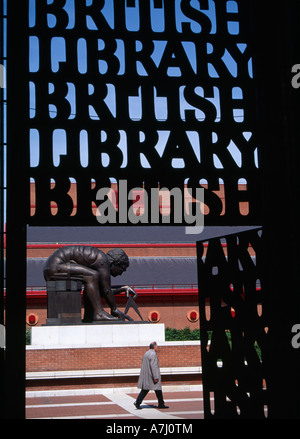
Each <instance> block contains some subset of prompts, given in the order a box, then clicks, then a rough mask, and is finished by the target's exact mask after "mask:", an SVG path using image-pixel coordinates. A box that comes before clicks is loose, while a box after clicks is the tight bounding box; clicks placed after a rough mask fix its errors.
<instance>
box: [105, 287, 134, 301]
mask: <svg viewBox="0 0 300 439" xmlns="http://www.w3.org/2000/svg"><path fill="white" fill-rule="evenodd" d="M111 290H112V292H113V293H114V295H117V294H121V293H126V296H127V297H129V295H130V293H131V294H132V296H133V299H135V298H136V297H137V296H138V295H137V293H136V292H135V291H134V289H133V288H131V287H129V286H128V285H124V286H122V287H116V288H112V289H111Z"/></svg>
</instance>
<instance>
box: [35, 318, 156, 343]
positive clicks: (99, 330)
mask: <svg viewBox="0 0 300 439" xmlns="http://www.w3.org/2000/svg"><path fill="white" fill-rule="evenodd" d="M152 341H156V342H157V343H158V344H159V343H164V342H165V325H164V324H163V323H148V322H142V321H141V322H122V323H121V322H114V323H113V324H112V323H109V322H99V323H98V322H95V324H81V325H60V326H54V325H53V326H52V325H45V326H34V327H32V328H31V345H32V346H43V347H45V348H46V347H49V348H54V347H79V346H80V347H82V346H85V347H117V346H149V344H150V343H151V342H152Z"/></svg>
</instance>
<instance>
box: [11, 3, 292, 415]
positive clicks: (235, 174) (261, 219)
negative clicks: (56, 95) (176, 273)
mask: <svg viewBox="0 0 300 439" xmlns="http://www.w3.org/2000/svg"><path fill="white" fill-rule="evenodd" d="M122 3H123V2H118V5H119V6H121V5H122ZM130 3H134V2H129V4H130ZM206 3H207V2H201V6H202V7H203V8H204V7H205V5H206ZM218 3H219V4H221V5H223V6H224V5H225V3H226V2H225V1H223V0H218ZM298 3H299V2H297V1H296V0H289V1H284V2H281V3H280V7H278V8H277V5H276V7H275V6H274V3H272V7H271V5H270V6H269V5H265V4H263V5H262V4H261V2H259V3H257V2H254V1H250V0H249V1H247V0H242V1H241V2H239V7H240V10H241V14H242V15H243V23H244V25H245V28H246V29H247V35H251V38H252V39H251V51H252V53H253V54H254V58H255V81H256V82H255V87H254V88H252V89H250V88H249V90H248V91H246V94H247V97H248V98H249V102H250V103H251V104H250V107H251V111H250V113H249V118H250V119H251V121H252V122H253V124H254V125H253V126H255V129H256V130H257V131H256V133H255V135H256V142H257V141H259V143H260V145H261V146H262V145H263V148H262V149H261V150H260V154H261V155H260V162H261V164H262V171H263V172H262V173H261V172H260V171H257V170H256V169H254V168H253V166H252V165H251V166H250V167H249V168H247V166H246V168H245V169H242V171H241V172H240V171H238V170H236V171H234V169H231V168H230V166H229V168H228V169H226V170H225V169H224V170H221V171H220V172H219V171H216V170H215V169H213V168H212V167H211V164H210V165H209V164H208V163H207V164H205V166H206V171H205V168H203V171H205V172H203V174H204V175H202V177H203V176H204V177H206V178H207V180H208V182H209V188H208V189H209V190H208V191H206V194H207V201H208V202H209V203H210V207H211V212H212V213H211V215H210V217H209V218H208V222H207V224H208V223H209V224H211V225H212V224H217V225H226V224H227V225H233V224H236V225H237V224H244V225H245V224H249V225H250V224H251V225H258V224H262V226H263V230H264V242H265V249H264V252H265V253H264V254H265V256H266V259H265V267H264V276H265V280H264V282H265V286H266V291H267V293H266V294H267V299H266V300H267V301H268V310H269V311H268V312H269V313H270V316H269V317H270V320H271V322H272V324H270V327H271V328H272V331H273V333H272V334H271V336H270V337H271V340H272V343H273V344H272V343H271V347H270V349H271V350H272V352H276V361H275V362H274V363H272V364H270V363H268V365H267V367H269V368H271V370H269V373H270V374H271V378H270V385H269V387H268V392H269V398H270V399H272V408H271V409H270V410H269V416H270V417H272V418H276V417H298V416H299V376H298V374H299V370H300V369H299V352H298V351H297V350H296V349H293V348H292V347H291V343H290V338H291V327H292V325H293V324H295V323H299V322H300V317H299V309H300V306H299V294H298V291H299V286H300V285H299V275H298V264H299V248H300V245H299V244H300V243H299V234H298V225H299V187H300V186H299V184H298V183H299V175H300V172H299V163H300V162H299V148H298V145H299V141H300V136H299V115H300V113H299V92H297V90H295V89H293V88H292V86H291V68H292V65H294V64H296V63H299V56H300V52H299V41H300V38H299V28H300V26H299V10H298ZM155 4H156V5H157V6H158V7H159V5H160V2H155ZM49 7H51V6H49ZM54 7H55V5H54ZM224 7H225V6H224ZM118 18H119V19H121V20H122V16H121V15H119V16H118ZM168 18H170V17H168ZM26 20H27V2H26V1H22V2H18V5H17V10H16V4H15V2H9V4H8V30H7V35H8V39H7V45H8V65H7V99H8V110H7V142H8V146H9V147H8V151H7V241H6V242H7V248H6V278H7V279H6V282H7V283H6V288H7V297H6V335H7V338H6V360H5V362H6V375H5V382H6V383H7V384H8V385H7V387H6V394H5V413H4V417H7V418H9V417H13V418H24V416H25V381H24V380H25V301H26V297H25V291H26V225H27V224H28V223H31V224H36V225H47V224H50V225H57V224H59V225H65V226H67V225H79V224H81V225H90V224H91V223H93V221H94V220H93V221H92V220H91V219H86V218H85V212H84V209H83V211H82V213H80V212H79V214H78V217H77V219H76V217H75V218H74V217H71V216H70V203H69V202H68V203H67V204H65V205H64V201H65V200H66V195H65V194H63V195H62V196H60V195H59V192H58V191H56V193H55V191H54V192H53V194H54V196H56V197H57V199H56V200H57V201H58V202H59V204H60V211H61V214H59V215H58V216H57V217H56V218H52V219H51V218H50V216H49V208H48V210H47V212H46V214H45V215H44V214H43V206H44V205H45V204H43V203H44V201H43V196H45V197H46V199H47V200H48V201H47V202H49V199H51V196H50V198H49V193H48V194H47V193H46V191H48V192H49V187H48V186H47V184H48V183H45V181H46V180H45V179H46V177H47V178H48V180H47V181H48V182H49V178H50V177H53V178H56V179H57V182H59V183H58V187H61V188H62V190H64V191H67V190H68V187H67V184H66V181H65V177H64V176H65V175H67V177H69V176H72V177H75V178H76V179H77V181H79V179H80V180H81V182H84V181H85V182H86V181H87V179H90V178H91V176H94V177H95V170H94V169H93V166H92V167H91V168H90V169H88V172H85V171H82V170H80V171H78V170H74V163H75V162H74V161H73V160H71V161H70V162H69V164H68V163H67V162H64V163H63V165H62V166H61V167H59V169H57V170H54V169H50V168H49V163H48V162H47V157H46V158H43V159H42V161H41V165H42V166H41V167H38V168H39V169H35V170H34V171H33V170H32V169H31V170H30V168H29V148H28V142H29V140H28V128H29V127H30V124H29V115H28V110H29V97H28V89H27V84H28V80H30V75H29V74H28V70H27V66H28V53H29V51H28V28H27V23H26ZM120 23H121V22H120ZM169 25H170V28H169V29H170V32H169V35H168V38H169V40H170V41H171V40H172V38H174V36H173V33H172V31H173V29H172V26H171V22H170V23H169V24H168V23H167V27H168V26H169ZM204 26H205V23H204ZM279 30H280V32H279ZM39 31H40V30H39ZM185 31H187V32H188V26H186V28H185ZM122 36H124V38H127V34H126V32H125V33H124V35H123V34H122V32H121V33H120V34H119V35H118V37H119V38H122ZM220 38H222V36H221V37H220ZM219 41H220V40H219ZM249 44H250V43H249ZM149 50H150V49H149ZM46 56H47V55H46ZM41 79H42V80H47V75H46V76H44V77H43V78H41ZM156 80H157V81H161V77H157V78H156ZM141 82H144V80H141ZM175 82H176V81H174V83H175ZM127 84H128V87H129V86H131V87H133V88H134V90H136V87H135V85H136V84H132V83H130V82H128V83H127ZM210 85H211V84H210ZM161 87H168V81H166V82H162V83H161ZM61 92H64V91H63V90H61ZM82 97H84V96H83V95H82ZM253 98H255V99H254V101H253ZM256 98H257V99H256ZM63 110H64V109H63V108H62V114H63ZM225 111H226V110H225ZM207 115H208V119H209V120H211V116H212V113H211V112H210V111H209V110H208V111H207ZM192 120H193V117H192V115H191V114H190V121H192ZM44 122H45V120H44V121H43V120H42V119H41V120H40V122H39V123H41V125H40V126H41V130H45V131H44V133H46V131H47V127H45V126H43V123H44ZM104 122H105V123H106V124H107V129H110V128H112V129H113V128H114V127H113V125H111V123H112V121H111V120H110V119H109V118H107V120H105V121H104ZM173 122H175V125H176V122H177V121H176V120H175V121H173ZM210 124H212V122H209V123H208V127H209V126H210V129H212V126H213V125H210ZM138 126H139V127H140V129H144V130H145V131H147V132H149V133H151V129H152V127H151V116H150V118H149V119H147V118H146V116H145V120H142V121H141V122H140V123H139V124H138ZM159 126H162V127H165V128H166V127H167V125H166V124H162V125H159ZM193 126H194V125H193V123H191V127H192V129H193ZM231 128H232V127H231V126H228V127H227V128H226V126H225V127H224V132H223V135H224V136H225V137H226V136H227V137H228V136H230V130H231ZM131 129H132V130H133V128H132V124H131V126H130V128H129V132H130V130H131ZM131 132H134V130H133V131H131ZM46 134H47V133H46ZM182 138H183V137H182V135H181V139H182ZM228 138H229V137H228ZM152 141H153V138H152ZM185 157H186V158H187V156H185ZM169 158H170V156H169ZM225 161H226V160H225ZM165 163H167V161H166V162H165ZM249 163H250V162H248V164H249ZM198 168H199V167H198ZM169 170H170V169H169ZM198 170H199V169H198ZM73 171H74V172H75V173H76V175H74V172H73ZM102 171H103V176H102V177H101V178H99V179H98V180H97V185H98V186H97V188H98V187H101V186H106V185H107V182H108V180H107V177H108V175H107V174H105V172H104V171H105V170H103V169H102ZM109 171H111V169H110V170H109ZM114 171H115V175H116V176H117V177H118V178H127V177H129V178H128V181H129V187H130V185H131V186H132V187H134V186H137V183H139V182H140V183H142V182H143V181H144V182H145V187H146V188H147V187H151V186H153V184H157V180H158V179H161V182H162V183H166V185H169V187H170V188H171V187H172V186H173V187H174V186H178V181H179V180H178V178H179V177H178V175H179V174H180V176H181V185H182V182H183V179H184V178H183V177H186V174H185V172H184V171H179V174H178V173H175V172H174V171H173V170H171V172H169V173H167V172H166V168H165V167H164V166H161V165H160V166H158V168H157V172H154V173H149V172H147V170H145V172H144V174H143V176H142V178H141V179H140V180H139V179H136V178H135V179H131V178H130V175H133V173H134V172H136V162H134V161H129V165H128V168H127V169H126V172H125V173H123V171H122V172H121V171H120V173H118V169H115V170H114ZM194 171H195V172H194ZM189 172H190V174H189V175H188V177H190V179H191V181H193V182H194V183H195V178H196V177H197V178H199V174H197V167H196V168H195V170H193V169H192V167H190V169H189ZM162 173H163V174H164V177H165V180H163V179H162V177H161V175H162ZM30 175H31V176H33V177H34V178H36V182H38V179H39V178H40V179H41V180H40V181H41V182H42V183H41V186H40V188H41V189H39V190H40V192H38V202H40V204H39V208H38V215H37V216H36V221H35V220H34V218H30V216H29V176H30ZM242 177H244V178H247V181H248V182H249V183H250V182H251V184H250V186H249V188H248V189H249V190H248V194H247V196H249V197H250V198H249V200H248V201H250V203H251V206H250V207H251V214H250V217H248V218H246V219H241V215H239V214H237V211H236V206H235V205H234V204H231V207H232V210H230V209H229V212H226V215H225V216H223V217H222V215H220V208H219V201H218V200H216V199H215V197H214V196H213V194H212V191H215V190H216V189H218V187H217V181H218V178H223V180H224V182H225V184H226V188H228V190H229V193H228V195H229V198H230V194H231V193H232V194H234V193H235V195H236V196H234V195H233V197H234V201H235V202H237V201H244V199H240V198H239V197H240V195H241V194H236V192H235V189H236V183H237V181H238V179H239V178H242ZM279 178H280V179H282V180H278V179H279ZM89 181H90V180H89ZM281 181H283V182H284V183H281ZM43 182H44V183H43ZM197 185H198V183H197V184H195V185H194V187H197ZM82 187H83V189H82V190H79V193H78V199H79V201H80V200H82V202H83V206H84V203H85V199H86V192H85V190H86V189H85V186H84V184H83V183H82ZM274 189H276V192H275V191H274ZM231 190H232V191H233V192H231ZM94 195H95V191H94V193H93V194H92V197H94ZM283 200H284V202H285V209H282V210H280V209H278V204H279V203H280V202H283ZM90 201H91V199H90V200H89V202H90ZM246 201H247V199H246ZM256 202H258V204H257V205H256ZM256 206H257V207H256ZM229 207H230V203H229ZM93 224H94V223H93ZM16 273H17V275H16ZM274 274H276V276H275V275H274ZM288 282H292V285H293V287H292V288H291V289H290V291H289V292H288V294H286V292H285V289H286V284H287V283H288ZM283 303H285V305H286V312H284V313H283V312H282V304H283ZM278 350H279V351H280V355H279V357H277V351H278ZM269 358H271V357H270V356H269ZM274 360H275V358H274ZM287 381H288V382H289V383H290V384H291V385H290V386H287ZM275 383H276V387H275ZM278 386H279V387H278ZM278 389H279V390H278ZM287 401H288V402H289V404H287Z"/></svg>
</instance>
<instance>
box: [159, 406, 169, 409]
mask: <svg viewBox="0 0 300 439" xmlns="http://www.w3.org/2000/svg"><path fill="white" fill-rule="evenodd" d="M157 408H158V409H168V408H169V406H168V405H159V406H157Z"/></svg>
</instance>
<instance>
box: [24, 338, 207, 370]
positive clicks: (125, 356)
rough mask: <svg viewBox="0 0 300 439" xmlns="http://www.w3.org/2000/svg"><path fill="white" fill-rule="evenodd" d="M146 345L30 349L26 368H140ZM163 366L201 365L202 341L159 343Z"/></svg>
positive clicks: (159, 355) (160, 362)
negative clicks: (195, 342)
mask: <svg viewBox="0 0 300 439" xmlns="http://www.w3.org/2000/svg"><path fill="white" fill-rule="evenodd" d="M147 350H148V348H147V347H146V346H131V347H114V348H113V347H101V348H97V347H96V348H66V349H64V348H62V349H27V351H26V371H27V372H43V371H63V370H95V369H130V368H132V369H134V368H140V367H141V362H142V358H143V355H144V353H145V352H146V351H147ZM157 355H158V358H159V364H160V367H191V366H200V365H201V356H200V343H199V344H198V343H197V344H192V345H189V344H181V345H172V343H171V342H170V345H162V346H159V348H158V351H157Z"/></svg>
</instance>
